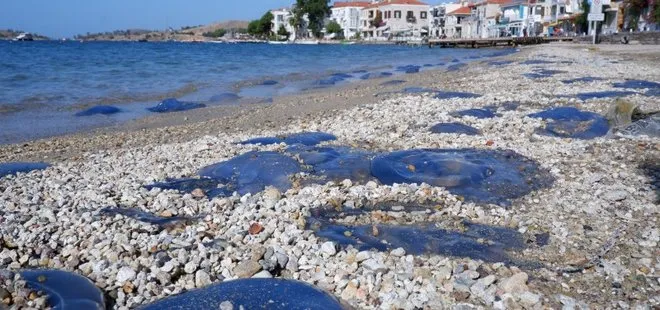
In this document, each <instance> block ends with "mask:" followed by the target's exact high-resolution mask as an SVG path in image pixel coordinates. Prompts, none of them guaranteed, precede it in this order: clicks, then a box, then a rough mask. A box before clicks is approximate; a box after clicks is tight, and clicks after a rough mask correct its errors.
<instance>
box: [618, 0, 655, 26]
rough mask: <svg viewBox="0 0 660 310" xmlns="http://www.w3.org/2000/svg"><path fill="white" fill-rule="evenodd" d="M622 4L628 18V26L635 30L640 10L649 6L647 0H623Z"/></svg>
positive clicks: (640, 13)
mask: <svg viewBox="0 0 660 310" xmlns="http://www.w3.org/2000/svg"><path fill="white" fill-rule="evenodd" d="M623 5H624V7H625V8H626V17H627V18H628V28H630V29H633V30H637V28H638V26H639V18H640V16H641V15H642V12H643V11H644V10H645V9H646V8H648V7H649V1H648V0H624V1H623Z"/></svg>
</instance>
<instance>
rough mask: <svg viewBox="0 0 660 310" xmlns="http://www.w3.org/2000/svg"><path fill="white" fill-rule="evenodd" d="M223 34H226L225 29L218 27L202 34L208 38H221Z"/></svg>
mask: <svg viewBox="0 0 660 310" xmlns="http://www.w3.org/2000/svg"><path fill="white" fill-rule="evenodd" d="M225 34H227V30H225V29H222V28H220V29H216V30H214V31H209V32H204V33H203V34H202V35H203V36H205V37H208V38H221V37H224V36H225Z"/></svg>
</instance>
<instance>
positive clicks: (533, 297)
mask: <svg viewBox="0 0 660 310" xmlns="http://www.w3.org/2000/svg"><path fill="white" fill-rule="evenodd" d="M518 297H519V298H520V303H522V304H523V305H524V306H528V307H531V306H533V305H536V304H537V303H538V302H539V301H541V296H539V295H537V294H534V293H532V292H522V293H520V294H519V295H518Z"/></svg>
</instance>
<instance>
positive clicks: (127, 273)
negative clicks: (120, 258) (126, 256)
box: [117, 267, 135, 283]
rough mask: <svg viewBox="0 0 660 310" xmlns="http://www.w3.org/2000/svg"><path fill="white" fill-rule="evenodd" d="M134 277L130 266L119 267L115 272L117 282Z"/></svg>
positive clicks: (133, 271)
mask: <svg viewBox="0 0 660 310" xmlns="http://www.w3.org/2000/svg"><path fill="white" fill-rule="evenodd" d="M133 279H135V270H133V269H131V268H130V267H121V269H119V272H117V282H119V283H124V282H126V281H131V280H133Z"/></svg>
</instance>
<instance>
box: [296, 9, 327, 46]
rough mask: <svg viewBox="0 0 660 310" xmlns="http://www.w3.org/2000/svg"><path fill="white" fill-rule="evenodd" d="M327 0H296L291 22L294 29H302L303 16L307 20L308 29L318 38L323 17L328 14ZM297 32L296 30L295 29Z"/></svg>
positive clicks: (323, 20) (323, 21)
mask: <svg viewBox="0 0 660 310" xmlns="http://www.w3.org/2000/svg"><path fill="white" fill-rule="evenodd" d="M328 2H329V0H296V6H295V8H294V9H293V15H294V17H293V20H294V21H293V22H292V23H293V24H294V27H296V29H302V26H303V25H302V24H303V20H304V18H303V17H304V16H307V20H309V25H308V27H309V30H311V31H312V34H313V35H314V36H315V37H317V38H319V37H321V34H322V33H321V30H322V29H323V24H324V23H325V18H326V17H328V15H330V6H329V5H328ZM297 32H298V31H297Z"/></svg>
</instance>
